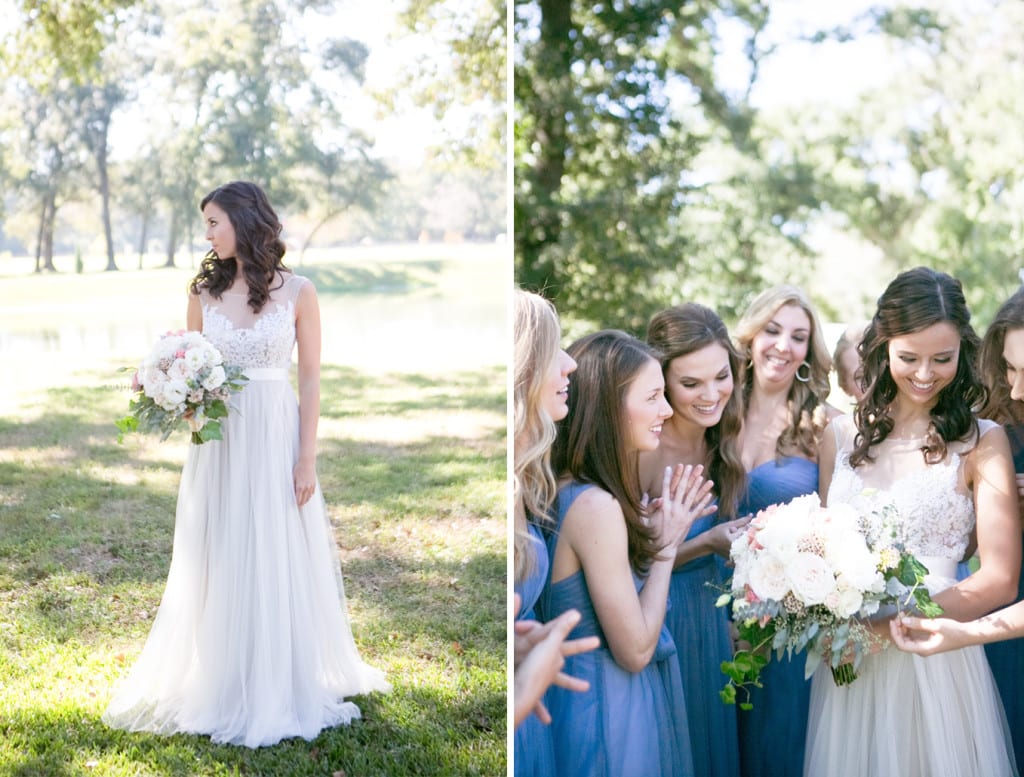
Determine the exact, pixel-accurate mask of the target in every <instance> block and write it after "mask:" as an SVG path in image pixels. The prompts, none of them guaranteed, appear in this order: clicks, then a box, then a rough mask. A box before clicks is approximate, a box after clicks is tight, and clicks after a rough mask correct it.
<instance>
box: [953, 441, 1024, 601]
mask: <svg viewBox="0 0 1024 777" xmlns="http://www.w3.org/2000/svg"><path fill="white" fill-rule="evenodd" d="M965 465H966V466H965V471H964V476H965V479H966V480H967V485H968V486H969V487H971V489H972V491H973V492H974V507H975V514H976V515H977V522H976V528H977V537H978V556H979V558H980V559H981V568H980V569H979V570H978V571H977V572H975V573H974V574H973V575H971V576H970V577H968V578H966V579H965V580H962V581H960V582H959V583H957V584H956V585H955V586H953V587H951V588H948V589H946V590H945V591H942V592H940V593H938V594H936V595H935V597H934V599H935V601H936V602H937V603H938V604H939V605H941V606H942V609H943V610H944V611H945V614H946V617H948V618H952V619H954V620H958V621H966V620H972V619H974V618H978V617H980V616H982V615H985V614H986V613H989V612H991V611H992V610H994V609H996V608H997V607H1002V606H1004V605H1007V604H1009V603H1010V602H1012V601H1013V600H1014V598H1016V596H1017V579H1018V577H1019V575H1020V563H1021V542H1020V513H1019V510H1018V503H1017V485H1016V481H1015V480H1014V474H1013V459H1012V458H1011V456H1010V444H1009V442H1008V440H1007V438H1006V432H1004V431H1003V429H1002V428H1001V427H993V428H991V429H989V430H988V431H987V432H985V434H984V435H983V436H982V438H981V440H979V442H978V445H977V446H976V447H975V448H974V450H972V451H971V452H970V453H969V454H968V455H967V457H966V462H965Z"/></svg>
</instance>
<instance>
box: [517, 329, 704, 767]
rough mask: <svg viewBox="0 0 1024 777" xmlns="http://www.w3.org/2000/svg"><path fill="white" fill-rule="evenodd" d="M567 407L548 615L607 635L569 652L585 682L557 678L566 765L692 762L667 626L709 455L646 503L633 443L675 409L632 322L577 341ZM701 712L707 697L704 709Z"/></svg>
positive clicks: (558, 761)
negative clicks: (572, 685)
mask: <svg viewBox="0 0 1024 777" xmlns="http://www.w3.org/2000/svg"><path fill="white" fill-rule="evenodd" d="M569 355H570V356H572V358H573V359H575V360H576V363H577V365H578V368H577V371H576V377H575V378H574V385H575V390H574V391H573V392H572V393H571V394H570V395H569V413H568V415H567V416H566V418H565V420H564V421H563V422H562V424H561V427H560V429H559V433H558V437H557V438H556V440H555V446H554V449H553V453H552V463H553V465H554V468H555V472H556V473H558V474H559V476H560V478H561V480H560V481H559V490H558V497H557V499H556V501H555V508H556V510H555V513H556V516H557V518H556V524H555V526H554V527H553V528H552V529H546V530H545V531H546V534H547V543H548V554H549V556H550V558H551V571H550V573H549V578H548V584H547V585H546V586H545V588H544V591H543V592H542V594H541V598H540V601H539V603H538V608H537V610H538V614H539V615H540V617H541V620H545V621H546V620H550V619H552V618H554V617H557V616H558V615H559V614H560V613H562V612H563V611H565V610H567V609H569V608H575V609H578V610H579V611H580V612H581V613H582V619H581V621H580V624H579V626H578V627H577V628H576V629H575V631H574V632H573V633H572V634H571V635H570V636H573V637H582V636H590V635H596V636H598V637H600V638H601V645H602V646H601V647H600V648H599V649H597V650H595V651H593V652H590V653H586V654H582V655H577V656H571V657H568V658H567V659H566V664H565V671H567V672H568V673H570V674H572V675H573V676H575V677H577V678H579V679H581V680H585V681H588V682H589V683H590V691H589V692H588V693H585V694H576V693H567V692H565V691H564V690H563V689H561V688H558V687H553V688H551V690H550V691H549V692H548V695H547V698H546V703H547V705H548V708H549V709H550V711H551V717H552V720H553V722H552V729H553V730H552V734H553V738H554V743H555V767H556V768H555V771H554V772H552V774H557V775H559V777H648V776H649V775H661V776H664V777H672V776H674V775H693V774H694V771H693V761H692V758H691V755H690V738H689V734H688V729H687V714H686V700H685V698H684V696H683V686H682V682H681V679H680V673H679V664H678V662H677V661H676V657H675V652H676V648H675V644H674V643H673V642H672V637H671V636H670V635H669V633H668V630H667V629H666V628H665V626H664V619H665V605H666V600H667V597H668V585H669V577H670V576H671V573H672V565H673V562H674V559H675V553H676V548H677V547H678V545H679V544H680V543H681V542H682V541H683V539H684V538H685V536H686V533H687V532H688V531H689V529H690V526H691V525H692V524H693V522H694V521H695V520H697V519H699V518H701V517H702V516H704V515H706V514H708V513H709V512H711V511H713V509H714V508H713V507H709V506H708V505H709V503H710V501H711V494H710V491H711V484H710V483H709V482H705V481H704V478H703V477H701V474H700V473H701V468H700V467H683V466H682V465H679V466H678V467H676V468H675V469H666V470H665V472H664V473H663V477H662V497H661V498H660V499H658V500H655V501H654V502H652V503H651V504H650V505H647V506H645V505H644V503H643V501H642V495H641V492H640V480H639V473H638V470H637V454H638V453H639V452H640V451H649V450H654V449H655V448H657V447H658V440H659V435H660V433H661V429H662V425H663V424H664V422H665V421H666V420H667V419H668V418H669V417H670V416H671V415H672V408H671V407H669V404H668V402H666V401H665V396H664V389H665V379H664V377H663V376H662V372H661V365H660V364H659V363H658V361H657V359H656V358H655V357H654V355H653V353H652V351H651V349H650V348H649V347H648V346H647V345H645V344H644V343H642V342H640V341H639V340H637V339H636V338H634V337H631V336H629V335H627V334H625V333H624V332H618V331H610V330H606V331H602V332H597V333H595V334H592V335H589V336H587V337H584V338H582V339H581V340H578V341H576V342H575V343H573V344H572V345H571V346H570V347H569ZM700 712H703V711H700Z"/></svg>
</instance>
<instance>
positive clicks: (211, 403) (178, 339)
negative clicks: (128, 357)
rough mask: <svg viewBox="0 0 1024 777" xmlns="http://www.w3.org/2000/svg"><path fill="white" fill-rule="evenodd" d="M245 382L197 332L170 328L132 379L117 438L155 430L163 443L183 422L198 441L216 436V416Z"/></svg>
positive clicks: (238, 370) (225, 409)
mask: <svg viewBox="0 0 1024 777" xmlns="http://www.w3.org/2000/svg"><path fill="white" fill-rule="evenodd" d="M125 369H132V368H131V367H126V368H125ZM246 380H247V378H246V377H245V375H243V374H242V368H241V367H233V366H228V365H225V364H224V359H223V357H222V356H221V353H220V351H218V350H217V349H216V348H215V347H214V346H213V344H212V343H211V342H210V341H209V340H207V339H206V338H205V337H203V335H202V334H200V333H199V332H186V331H178V332H168V333H167V334H165V335H163V336H162V337H161V338H160V339H159V340H157V342H156V345H155V346H153V350H152V351H150V353H149V355H148V356H147V357H146V358H145V359H144V360H143V362H142V364H141V365H140V366H139V368H138V369H137V370H136V371H135V374H134V375H133V377H132V391H134V392H135V396H134V397H133V398H132V400H131V401H130V402H129V404H128V415H126V416H125V417H124V418H121V419H119V420H118V421H116V422H115V423H116V424H117V428H118V429H119V430H120V433H119V434H118V436H117V439H118V442H121V441H122V440H123V439H124V435H125V433H126V432H133V431H142V432H155V431H159V432H160V433H161V435H160V439H161V441H163V440H166V439H167V438H168V436H170V434H171V432H173V431H174V430H175V429H177V428H178V427H180V426H184V425H187V426H188V428H189V429H190V430H191V432H192V442H193V443H195V444H197V445H199V444H201V443H204V442H207V441H208V440H219V439H221V429H220V421H219V420H218V419H221V418H224V417H226V416H227V414H228V407H227V402H226V400H227V399H228V397H229V396H230V395H231V394H232V393H234V392H236V391H241V390H242V388H243V387H244V386H245V382H246Z"/></svg>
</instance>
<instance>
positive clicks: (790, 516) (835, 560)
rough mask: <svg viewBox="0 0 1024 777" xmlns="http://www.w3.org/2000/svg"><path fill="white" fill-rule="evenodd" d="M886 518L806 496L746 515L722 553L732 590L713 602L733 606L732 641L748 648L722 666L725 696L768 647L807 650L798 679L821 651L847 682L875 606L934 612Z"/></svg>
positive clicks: (730, 699) (750, 681)
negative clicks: (735, 635) (735, 637)
mask: <svg viewBox="0 0 1024 777" xmlns="http://www.w3.org/2000/svg"><path fill="white" fill-rule="evenodd" d="M895 519H896V511H895V507H893V506H892V505H886V506H885V507H882V508H880V509H872V508H865V509H862V510H858V509H857V508H856V507H854V506H853V505H850V504H837V505H830V506H828V507H822V506H821V502H820V500H819V499H818V495H817V494H810V495H808V496H801V497H797V498H796V499H794V500H793V501H791V502H789V503H788V504H785V505H773V506H772V507H769V508H767V509H765V510H762V511H761V512H760V513H758V514H757V515H756V516H755V517H754V518H753V520H751V522H750V523H749V524H748V525H747V529H746V531H745V532H744V533H743V534H742V535H740V536H739V537H737V538H736V540H735V541H734V542H733V544H732V548H731V549H730V557H731V559H732V561H733V563H734V564H735V571H734V573H733V578H732V585H731V591H730V592H728V593H725V594H723V595H722V596H721V597H719V600H718V602H717V604H718V605H719V606H725V605H727V604H729V603H730V602H731V603H732V614H733V619H734V621H735V623H736V625H737V627H738V629H739V636H740V639H741V640H742V641H744V642H746V643H747V644H748V645H749V646H750V647H749V648H748V649H742V650H738V651H737V652H736V654H735V656H734V657H733V660H732V661H725V662H723V663H722V671H723V672H724V673H725V674H726V675H727V676H728V677H729V682H728V684H727V685H726V686H725V688H724V689H723V690H722V692H721V696H722V700H723V701H724V702H726V703H727V704H734V703H735V702H736V690H737V688H744V689H745V686H747V685H754V686H756V687H761V683H760V680H759V679H758V676H759V674H760V671H761V669H762V668H764V666H765V665H766V664H767V663H768V660H769V658H770V656H771V651H772V650H774V651H775V653H776V656H777V657H779V658H781V657H782V653H783V651H785V652H787V653H788V654H790V655H792V653H793V652H794V651H797V652H799V651H801V650H806V652H807V663H806V665H805V668H804V674H805V676H806V677H810V676H811V675H812V674H813V673H814V671H815V669H817V667H818V665H819V664H820V663H821V661H822V659H823V658H824V657H825V654H826V653H828V655H829V657H830V659H829V664H830V666H831V668H832V677H833V679H834V680H835V682H836V684H837V685H845V684H847V683H851V682H853V680H854V679H856V676H857V674H856V670H857V668H858V667H859V666H860V662H861V659H862V658H863V657H864V655H865V654H866V653H867V652H869V651H870V649H871V648H872V646H873V645H877V644H878V638H877V637H875V636H874V635H873V634H872V632H871V631H870V630H869V629H868V628H867V626H866V625H865V624H864V620H865V619H867V618H870V617H871V616H872V615H875V614H876V613H878V611H879V609H880V608H881V607H882V606H883V605H894V606H895V607H896V608H897V609H899V610H902V609H906V608H907V607H908V606H910V605H911V603H913V605H915V606H916V608H917V610H918V611H920V612H921V613H923V614H924V615H927V616H930V617H933V616H936V615H940V614H941V613H942V609H941V608H940V607H939V606H938V605H937V604H935V603H934V602H933V601H932V600H931V597H930V596H929V595H928V590H927V588H925V587H924V576H925V575H926V574H927V573H928V570H927V569H926V568H925V567H924V566H923V565H922V564H921V563H920V562H919V561H918V560H917V559H916V558H914V556H913V555H911V554H910V553H907V552H906V551H905V550H904V549H903V546H902V544H901V543H900V541H899V539H898V537H897V531H896V525H897V523H896V520H895ZM851 661H852V663H851ZM747 695H748V697H749V691H748V693H747ZM740 706H741V707H742V708H744V709H750V707H751V705H750V704H749V701H747V702H745V703H742V704H741V705H740Z"/></svg>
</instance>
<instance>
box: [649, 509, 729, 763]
mask: <svg viewBox="0 0 1024 777" xmlns="http://www.w3.org/2000/svg"><path fill="white" fill-rule="evenodd" d="M716 517H717V516H715V515H708V516H705V517H704V518H701V519H699V520H697V521H695V522H694V524H693V526H692V527H691V529H690V533H689V534H688V535H687V539H693V538H694V537H696V536H698V535H700V534H703V533H704V532H706V531H707V530H708V529H710V528H711V527H712V526H713V525H714V521H715V519H716ZM717 558H718V556H717V555H716V554H709V555H707V556H701V557H700V558H696V559H693V560H692V561H689V562H687V563H686V564H684V565H683V566H681V567H679V568H678V569H676V570H675V571H674V572H673V573H672V583H671V587H670V589H669V606H668V611H667V612H666V613H665V625H666V626H667V627H668V630H669V633H670V634H671V635H672V640H673V641H674V642H675V643H676V649H677V655H678V657H679V669H680V671H681V672H682V675H683V688H684V689H686V703H687V705H688V706H689V709H690V711H691V714H690V715H689V716H688V717H689V730H690V745H691V746H692V748H693V768H694V771H695V772H696V773H697V774H698V775H701V777H703V776H704V775H707V777H737V775H739V773H740V771H739V770H740V764H739V742H738V739H737V733H736V713H735V710H734V708H733V707H730V706H728V705H726V704H723V703H722V700H721V698H720V697H719V695H718V693H719V691H721V690H722V688H723V687H724V686H725V681H726V678H725V675H724V674H722V670H721V665H722V662H723V661H728V660H729V659H731V658H732V638H731V637H730V635H729V610H728V608H727V607H715V600H716V599H717V598H718V596H719V595H720V594H721V593H722V592H723V591H724V590H725V583H724V582H723V580H722V572H721V567H720V566H719V564H718V563H717V562H716V559H717Z"/></svg>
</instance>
